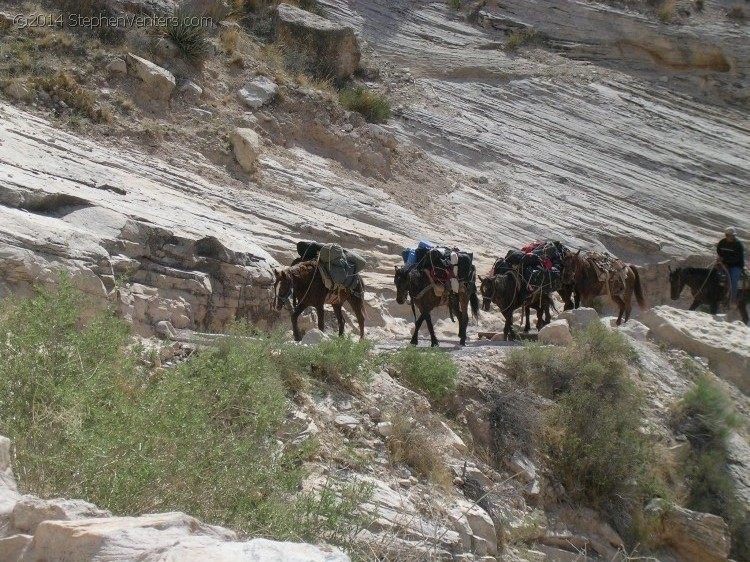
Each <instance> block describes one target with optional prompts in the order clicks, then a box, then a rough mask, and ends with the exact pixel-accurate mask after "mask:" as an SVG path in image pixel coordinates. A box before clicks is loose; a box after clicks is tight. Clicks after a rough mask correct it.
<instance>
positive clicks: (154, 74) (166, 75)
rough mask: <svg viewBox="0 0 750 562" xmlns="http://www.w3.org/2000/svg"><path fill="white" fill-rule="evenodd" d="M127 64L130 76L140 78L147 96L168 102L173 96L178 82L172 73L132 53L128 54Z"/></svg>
mask: <svg viewBox="0 0 750 562" xmlns="http://www.w3.org/2000/svg"><path fill="white" fill-rule="evenodd" d="M125 63H126V65H127V68H128V74H130V75H131V76H135V77H137V78H139V79H140V80H141V82H142V83H143V92H144V94H145V95H146V96H148V97H150V98H151V99H154V100H163V101H166V100H168V99H169V97H170V96H171V95H172V90H174V88H175V84H176V82H175V78H174V76H173V75H172V73H171V72H169V71H168V70H166V69H164V68H162V67H161V66H158V65H156V64H154V63H152V62H151V61H148V60H146V59H143V58H141V57H138V56H136V55H134V54H132V53H128V54H127V57H126V58H125Z"/></svg>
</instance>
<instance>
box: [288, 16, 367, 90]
mask: <svg viewBox="0 0 750 562" xmlns="http://www.w3.org/2000/svg"><path fill="white" fill-rule="evenodd" d="M276 39H277V41H280V42H281V43H284V44H285V45H286V46H287V47H290V48H292V49H294V50H296V51H299V52H301V53H303V54H305V55H307V56H308V57H310V58H311V59H312V61H313V62H314V63H315V64H316V65H318V66H319V67H322V68H321V70H323V72H324V73H325V74H328V73H329V71H330V73H331V74H332V75H333V76H334V77H335V78H338V79H345V78H349V77H350V76H351V75H352V74H353V73H354V71H355V70H357V67H358V66H359V59H360V56H361V53H360V50H359V43H358V42H357V38H356V37H355V35H354V31H353V30H352V29H351V28H350V27H345V26H343V25H339V24H337V23H333V22H332V21H330V20H327V19H325V18H323V17H321V16H318V15H315V14H313V13H310V12H307V11H305V10H302V9H300V8H296V7H294V6H290V5H289V4H279V6H278V8H277V9H276Z"/></svg>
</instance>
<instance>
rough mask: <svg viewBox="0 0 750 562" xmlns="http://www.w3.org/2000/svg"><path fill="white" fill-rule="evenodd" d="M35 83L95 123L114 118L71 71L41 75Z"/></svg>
mask: <svg viewBox="0 0 750 562" xmlns="http://www.w3.org/2000/svg"><path fill="white" fill-rule="evenodd" d="M33 84H34V86H35V87H36V88H37V89H39V90H44V91H45V92H47V93H49V94H50V95H52V94H54V95H57V96H58V97H59V98H60V99H61V100H62V101H64V102H65V104H66V105H67V106H68V107H70V108H71V109H73V110H75V111H77V112H78V113H81V114H83V115H85V116H86V117H88V118H89V119H91V120H92V121H93V122H95V123H100V122H107V121H111V120H112V115H111V113H109V112H108V111H106V110H104V109H102V108H101V107H99V105H98V104H97V101H96V95H95V94H94V92H92V91H90V90H87V89H86V88H84V87H83V86H81V85H80V84H79V83H78V82H77V81H76V79H75V78H74V77H73V75H72V74H70V73H69V72H66V71H64V70H61V71H59V72H57V73H55V74H54V75H52V76H47V77H39V78H36V79H35V80H34V81H33Z"/></svg>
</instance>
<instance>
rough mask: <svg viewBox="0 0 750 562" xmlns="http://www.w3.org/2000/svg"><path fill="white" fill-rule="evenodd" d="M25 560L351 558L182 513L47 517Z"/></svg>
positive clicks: (319, 561)
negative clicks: (246, 535) (239, 536)
mask: <svg viewBox="0 0 750 562" xmlns="http://www.w3.org/2000/svg"><path fill="white" fill-rule="evenodd" d="M63 553H64V554H63ZM23 560H24V561H28V562H41V561H42V560H44V561H49V562H52V561H62V560H110V561H112V562H115V561H122V562H125V561H126V560H140V561H141V562H157V561H162V560H180V561H181V562H198V561H203V560H242V561H245V562H260V561H264V562H295V561H300V560H305V561H310V562H348V561H349V557H348V556H346V555H345V554H343V553H342V552H340V551H338V550H335V549H325V550H323V549H320V548H318V547H316V546H313V545H309V544H297V543H288V542H275V541H270V540H266V539H254V540H251V541H248V542H238V541H237V540H236V536H235V534H234V533H233V532H232V531H228V530H227V529H222V528H221V527H213V526H211V525H206V524H204V523H201V522H200V521H198V520H196V519H194V518H192V517H189V516H187V515H185V514H184V513H158V514H154V515H143V516H141V517H115V518H108V519H85V520H81V521H45V522H44V523H42V524H40V525H39V527H38V528H37V532H36V534H35V536H34V540H33V541H32V542H31V543H30V544H29V545H28V547H27V549H26V551H25V553H24V557H23Z"/></svg>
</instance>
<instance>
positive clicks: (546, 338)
mask: <svg viewBox="0 0 750 562" xmlns="http://www.w3.org/2000/svg"><path fill="white" fill-rule="evenodd" d="M539 343H545V344H553V345H570V344H571V343H573V336H572V335H571V334H570V326H569V325H568V321H567V320H553V321H552V322H550V323H549V324H547V325H546V326H544V328H542V329H541V330H539Z"/></svg>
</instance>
